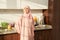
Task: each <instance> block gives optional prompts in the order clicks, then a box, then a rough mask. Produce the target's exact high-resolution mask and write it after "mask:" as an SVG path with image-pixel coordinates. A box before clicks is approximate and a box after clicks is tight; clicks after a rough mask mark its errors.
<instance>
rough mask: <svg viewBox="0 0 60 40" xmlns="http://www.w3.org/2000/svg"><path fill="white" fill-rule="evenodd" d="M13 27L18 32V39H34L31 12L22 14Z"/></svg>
mask: <svg viewBox="0 0 60 40" xmlns="http://www.w3.org/2000/svg"><path fill="white" fill-rule="evenodd" d="M15 28H16V30H17V32H18V33H19V34H20V40H34V22H33V17H32V15H31V14H24V15H22V16H21V17H20V18H19V20H18V21H17V22H16V25H15Z"/></svg>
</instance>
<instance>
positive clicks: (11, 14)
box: [0, 10, 42, 22]
mask: <svg viewBox="0 0 60 40" xmlns="http://www.w3.org/2000/svg"><path fill="white" fill-rule="evenodd" d="M21 14H23V12H22V11H20V10H0V22H2V21H6V22H15V21H16V20H17V19H18V17H19V16H20V15H21ZM41 14H42V10H32V15H33V16H37V17H38V18H39V19H41Z"/></svg>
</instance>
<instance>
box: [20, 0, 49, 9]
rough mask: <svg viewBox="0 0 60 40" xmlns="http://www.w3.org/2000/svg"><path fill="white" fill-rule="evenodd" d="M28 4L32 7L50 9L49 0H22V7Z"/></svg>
mask: <svg viewBox="0 0 60 40" xmlns="http://www.w3.org/2000/svg"><path fill="white" fill-rule="evenodd" d="M26 5H29V6H30V7H31V9H48V0H21V9H22V8H23V7H24V6H26Z"/></svg>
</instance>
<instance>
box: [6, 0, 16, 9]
mask: <svg viewBox="0 0 60 40" xmlns="http://www.w3.org/2000/svg"><path fill="white" fill-rule="evenodd" d="M7 9H17V0H7Z"/></svg>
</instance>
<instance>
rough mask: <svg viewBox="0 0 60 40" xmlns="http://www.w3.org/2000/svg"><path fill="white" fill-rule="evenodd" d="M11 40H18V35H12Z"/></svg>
mask: <svg viewBox="0 0 60 40" xmlns="http://www.w3.org/2000/svg"><path fill="white" fill-rule="evenodd" d="M12 40H20V35H19V34H12Z"/></svg>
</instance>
